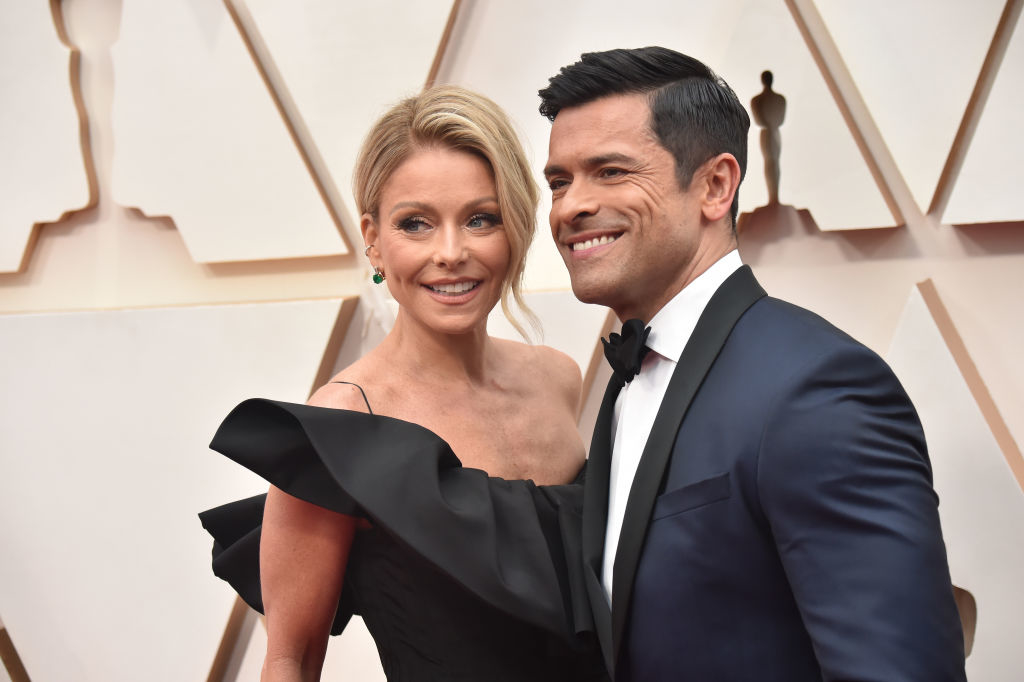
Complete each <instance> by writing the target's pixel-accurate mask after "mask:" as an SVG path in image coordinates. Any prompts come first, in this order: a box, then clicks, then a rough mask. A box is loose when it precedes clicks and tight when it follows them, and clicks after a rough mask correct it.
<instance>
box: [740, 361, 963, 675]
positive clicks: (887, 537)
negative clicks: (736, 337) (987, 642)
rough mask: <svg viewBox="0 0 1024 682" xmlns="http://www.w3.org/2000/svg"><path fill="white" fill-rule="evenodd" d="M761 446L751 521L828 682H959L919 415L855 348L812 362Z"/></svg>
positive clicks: (958, 642)
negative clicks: (761, 524)
mask: <svg viewBox="0 0 1024 682" xmlns="http://www.w3.org/2000/svg"><path fill="white" fill-rule="evenodd" d="M805 369H806V370H807V372H806V373H802V374H801V377H800V378H798V379H797V380H796V381H794V382H793V383H792V384H791V385H790V386H789V387H787V388H786V389H785V390H784V391H783V393H782V394H781V395H779V396H778V401H777V404H776V405H777V406H776V409H775V412H774V414H773V418H772V419H771V420H769V423H768V426H767V427H766V430H765V433H764V434H763V439H762V448H761V451H760V459H759V468H758V486H759V491H760V494H761V502H762V507H763V509H764V510H765V514H766V516H767V518H768V521H769V523H770V525H771V529H772V533H773V536H774V539H775V543H776V546H777V548H778V551H779V555H780V557H781V560H782V563H783V566H784V567H785V570H786V574H787V577H788V579H789V582H790V585H791V587H792V590H793V594H794V596H795V598H796V601H797V604H798V606H799V608H800V612H801V614H802V616H803V620H804V623H805V625H806V627H807V629H808V632H809V633H810V636H811V639H812V641H813V643H814V649H815V653H816V655H817V657H818V661H819V664H820V665H821V669H822V674H823V677H824V679H825V680H858V681H868V680H871V681H877V682H898V681H902V680H907V681H909V680H916V681H920V682H926V681H927V682H944V681H947V680H965V679H966V678H965V673H964V655H963V635H962V633H961V628H960V621H959V616H958V613H957V609H956V605H955V602H954V600H953V593H952V587H951V584H950V579H949V569H948V566H947V563H946V551H945V545H944V543H943V540H942V533H941V529H940V526H939V515H938V508H937V505H938V500H937V496H936V494H935V492H934V490H933V488H932V482H931V468H930V465H929V462H928V456H927V450H926V447H925V442H924V434H923V432H922V430H921V425H920V421H919V420H918V417H917V413H916V412H915V411H914V408H913V406H912V405H911V403H910V400H909V398H907V396H906V393H905V392H904V391H903V388H902V387H901V386H900V385H899V382H898V381H897V380H896V378H895V376H893V374H892V372H891V370H889V368H888V367H887V366H886V365H885V363H884V362H882V360H881V359H880V358H878V356H877V355H875V354H874V353H872V352H871V351H869V350H868V349H866V348H863V347H859V346H854V345H852V344H851V345H850V346H847V347H846V348H844V349H843V350H842V351H841V352H834V353H828V354H824V355H823V356H821V357H819V358H814V359H812V360H810V361H809V362H808V364H807V366H806V367H805Z"/></svg>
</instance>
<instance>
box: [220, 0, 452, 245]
mask: <svg viewBox="0 0 1024 682" xmlns="http://www.w3.org/2000/svg"><path fill="white" fill-rule="evenodd" d="M236 2H244V5H245V6H246V7H248V9H249V11H250V13H251V15H252V17H253V19H254V20H255V23H256V26H257V27H258V30H259V34H260V36H261V37H262V39H263V41H264V42H265V44H266V46H267V48H268V49H269V51H270V54H271V56H272V58H273V61H274V64H275V65H276V67H277V69H278V70H279V72H280V75H281V77H282V82H283V84H284V86H285V87H286V88H287V90H288V93H289V94H290V96H291V97H292V98H293V100H294V101H295V104H296V106H297V110H298V112H299V114H301V117H302V123H303V124H304V125H305V126H306V127H307V128H308V130H309V132H310V134H311V135H312V141H313V142H314V143H315V145H316V148H317V151H318V153H319V154H320V156H321V157H323V160H324V161H325V162H326V167H327V169H329V171H330V176H331V178H333V180H334V182H336V183H337V189H338V190H339V191H340V194H341V196H343V197H344V200H345V203H346V204H347V205H348V208H349V213H350V215H351V214H353V213H354V211H355V202H354V201H353V200H352V199H351V189H350V188H351V186H352V166H353V164H354V163H355V159H356V154H357V153H358V152H359V146H360V144H361V143H362V141H363V137H364V136H365V135H366V133H367V131H368V130H369V128H370V126H371V125H372V124H373V122H374V121H375V120H376V119H377V117H378V116H379V115H380V114H381V113H383V112H384V111H385V110H386V109H387V107H389V106H390V105H392V104H394V103H395V102H396V101H398V100H399V99H401V98H403V97H407V96H409V95H413V94H415V93H417V92H418V91H419V90H420V89H421V88H422V87H423V84H424V82H425V81H426V79H427V72H428V71H429V70H430V65H431V63H432V62H433V60H434V55H435V53H436V52H437V48H438V44H439V43H440V41H441V35H442V34H443V32H444V28H445V24H446V23H447V20H448V15H449V12H450V11H451V8H452V0H418V1H417V2H414V3H411V2H407V1H406V0H375V1H374V2H372V3H353V2H337V0H301V1H300V2H287V3H283V2H280V1H279V0H236ZM352 217H353V218H357V217H358V216H354V215H352ZM358 227H359V226H358V221H357V220H356V221H353V222H352V231H351V232H350V237H351V238H352V239H353V242H354V243H357V244H358V243H361V242H360V240H359V229H358Z"/></svg>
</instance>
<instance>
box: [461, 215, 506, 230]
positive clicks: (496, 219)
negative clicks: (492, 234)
mask: <svg viewBox="0 0 1024 682" xmlns="http://www.w3.org/2000/svg"><path fill="white" fill-rule="evenodd" d="M498 225H501V216H499V215H495V214H494V213H477V214H476V215H475V216H473V217H472V218H470V219H469V220H468V221H467V222H466V226H467V227H473V228H482V227H497V226H498Z"/></svg>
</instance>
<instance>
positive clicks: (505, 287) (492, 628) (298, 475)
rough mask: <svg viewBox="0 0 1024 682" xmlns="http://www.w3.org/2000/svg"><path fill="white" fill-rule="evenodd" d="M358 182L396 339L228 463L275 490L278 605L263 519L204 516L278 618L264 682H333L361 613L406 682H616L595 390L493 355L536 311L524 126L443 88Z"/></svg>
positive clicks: (375, 155)
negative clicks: (585, 436) (591, 594)
mask: <svg viewBox="0 0 1024 682" xmlns="http://www.w3.org/2000/svg"><path fill="white" fill-rule="evenodd" d="M355 177H356V180H355V194H356V201H357V205H358V208H359V212H360V213H361V214H362V218H361V229H362V234H363V238H364V243H365V252H366V255H367V256H368V258H369V260H370V263H371V265H372V266H373V268H374V281H375V282H378V283H380V282H386V283H387V286H388V287H389V289H390V291H391V294H392V296H393V297H394V298H395V300H396V301H397V302H398V304H399V309H398V315H397V318H396V320H395V325H394V327H393V329H392V330H391V332H390V333H389V334H388V335H387V337H386V338H385V339H384V341H382V342H381V344H380V345H379V346H378V347H377V348H375V349H374V350H373V351H371V352H370V353H369V354H367V355H366V356H365V357H363V358H362V359H360V360H359V361H358V362H356V363H354V364H353V365H351V366H349V367H348V368H346V369H345V370H344V371H342V372H341V373H340V374H339V375H338V376H337V377H335V379H334V380H333V381H332V382H331V383H329V384H327V385H325V386H323V387H321V388H320V389H319V390H317V391H316V392H315V393H314V394H313V396H312V397H311V398H310V401H309V405H306V406H301V405H288V404H285V403H274V402H271V401H247V402H246V403H243V404H242V405H240V406H239V407H238V408H236V409H235V411H234V412H233V413H232V415H230V416H229V417H228V419H227V420H226V421H225V423H224V424H223V425H222V426H221V429H220V431H219V432H218V434H217V437H216V438H215V439H214V442H213V443H212V447H214V449H217V450H219V451H221V452H223V453H224V454H226V455H228V456H229V457H232V458H233V459H235V460H236V461H239V462H241V463H243V464H244V465H245V466H248V467H249V468H252V469H253V470H255V471H257V473H260V474H261V475H264V476H265V477H266V478H268V480H270V482H271V483H272V484H273V485H272V487H271V489H270V492H269V493H268V495H267V496H266V501H265V510H263V525H262V534H261V538H260V544H259V550H258V551H259V569H260V582H261V585H260V584H258V583H256V582H255V579H254V578H253V575H252V574H253V572H254V564H255V562H254V561H253V560H254V558H255V557H254V556H253V554H254V552H255V537H254V533H249V534H248V536H246V535H245V533H246V530H247V526H246V523H249V522H248V521H243V520H241V517H240V514H241V515H244V514H246V513H249V514H253V515H256V516H258V514H259V512H260V511H261V510H262V508H263V501H262V499H260V498H254V499H252V500H248V501H243V502H241V503H235V504H234V505H226V506H225V507H222V508H218V509H217V510H211V511H210V512H206V513H205V514H204V515H203V522H204V525H205V526H206V527H207V528H208V529H209V530H210V531H211V533H212V534H214V536H215V538H216V539H217V545H216V547H217V550H218V552H219V555H218V556H217V557H216V558H215V570H216V571H217V572H218V575H221V577H224V578H225V579H227V580H229V581H230V582H232V584H233V585H235V586H236V588H238V589H239V591H240V593H242V595H243V596H244V597H246V599H247V601H249V603H250V604H252V605H253V606H254V607H257V608H259V606H261V604H260V603H259V602H260V596H262V606H263V607H264V609H265V613H266V616H267V632H268V648H267V656H266V660H265V663H264V668H263V679H264V680H316V679H318V678H319V674H320V669H321V667H322V665H323V659H324V654H325V651H326V646H327V639H328V633H329V632H332V631H333V632H335V633H336V632H339V631H340V629H341V628H343V627H344V624H345V622H346V621H347V619H348V617H349V616H350V615H351V613H353V612H358V613H360V614H361V615H362V616H363V618H364V620H365V621H366V624H367V627H368V629H369V630H370V633H371V634H372V635H373V636H374V639H375V641H376V642H377V647H378V650H379V652H380V655H381V661H382V663H383V666H384V670H385V673H386V674H387V675H388V679H389V680H392V681H394V680H416V681H423V680H435V679H436V680H483V679H487V680H531V681H532V680H575V679H580V680H584V679H586V680H598V679H604V673H603V669H602V666H601V663H600V659H599V657H598V656H597V654H596V649H593V648H588V647H586V646H584V643H585V641H586V642H589V641H590V640H589V638H586V637H583V638H580V637H576V633H578V632H580V631H583V630H585V629H586V628H587V622H586V620H585V619H586V615H585V614H586V608H585V605H584V604H583V603H582V601H581V594H582V590H581V588H580V585H579V582H578V572H577V571H576V562H577V561H578V548H577V547H575V542H574V541H573V540H574V539H575V538H576V537H578V527H577V526H576V525H575V523H576V521H577V520H578V519H577V514H576V512H577V511H578V510H577V507H578V503H579V496H580V494H581V493H580V490H579V486H573V485H565V484H569V483H570V482H571V481H573V479H575V478H576V477H577V475H578V473H579V472H580V470H581V468H582V466H583V463H584V449H583V445H582V443H581V441H580V439H579V436H578V434H577V431H576V426H575V417H576V413H577V408H578V400H579V396H580V383H581V381H580V374H579V369H578V368H577V367H576V365H575V363H574V362H573V361H572V360H570V359H569V358H568V357H566V356H564V355H563V354H561V353H559V352H557V351H555V350H552V349H550V348H546V347H538V346H529V345H525V344H521V343H514V342H510V341H503V340H498V339H494V338H491V337H489V336H488V335H487V329H486V323H487V316H488V314H489V313H490V311H491V309H492V308H493V307H494V305H495V304H496V303H497V302H498V301H499V300H500V301H501V303H502V308H503V310H505V312H506V315H508V311H509V299H510V298H513V299H515V300H516V301H517V302H519V303H520V305H521V301H520V294H519V285H520V280H521V278H522V272H523V265H524V260H525V256H526V252H527V249H528V247H529V244H530V241H531V239H532V235H533V222H534V215H535V212H536V205H537V194H536V188H535V186H534V184H533V182H532V180H531V178H530V172H529V167H528V165H527V163H526V161H525V157H524V154H523V152H522V149H521V147H520V145H519V142H518V140H517V139H516V137H515V134H514V132H513V131H512V128H511V125H510V124H509V122H508V120H507V119H506V117H505V115H504V114H503V112H502V111H501V110H500V109H499V108H498V107H497V106H496V105H495V104H494V103H493V102H491V101H490V100H488V99H486V98H484V97H482V96H480V95H476V94H473V93H470V92H468V91H465V90H462V89H459V88H455V87H437V88H433V89H430V90H428V91H426V92H424V93H423V94H421V95H419V96H417V97H413V98H410V99H408V100H405V101H403V102H401V103H400V104H398V105H397V106H396V107H394V108H393V109H392V110H390V111H389V112H388V113H387V114H385V115H384V116H383V118H381V120H380V121H378V123H377V124H376V126H375V127H374V128H373V130H372V131H371V132H370V134H369V136H368V137H367V140H366V142H365V143H364V146H363V149H362V151H361V153H360V157H359V161H358V163H357V166H356V173H355ZM453 452H454V453H458V458H456V457H455V455H454V454H453ZM460 461H461V464H462V465H463V466H464V468H462V467H460V466H459V462H460ZM484 472H486V474H485V473H484ZM487 475H490V477H491V478H488V476H487ZM505 479H508V480H505ZM535 484H537V485H540V486H545V487H537V485H535ZM246 510H248V511H246ZM251 527H252V523H249V526H248V528H251ZM563 538H569V539H570V542H569V543H567V544H564V545H563ZM576 541H578V540H576ZM220 550H223V551H220ZM218 564H219V565H218ZM260 590H261V591H262V595H260V594H259V592H260Z"/></svg>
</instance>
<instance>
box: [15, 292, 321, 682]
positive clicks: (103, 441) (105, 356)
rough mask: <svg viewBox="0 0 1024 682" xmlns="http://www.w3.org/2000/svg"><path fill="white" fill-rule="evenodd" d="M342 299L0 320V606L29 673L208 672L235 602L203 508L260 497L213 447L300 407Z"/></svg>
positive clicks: (106, 681)
mask: <svg viewBox="0 0 1024 682" xmlns="http://www.w3.org/2000/svg"><path fill="white" fill-rule="evenodd" d="M338 309H339V300H337V299H328V300H321V301H301V302H292V303H274V304H262V305H260V304H252V305H235V306H216V307H200V308H168V309H152V310H134V311H121V312H102V313H74V314H52V315H26V316H6V317H4V316H0V358H2V360H0V385H3V386H4V391H5V396H6V397H5V400H4V406H3V409H2V410H0V470H2V471H3V472H4V474H3V476H0V547H3V548H4V550H3V552H2V554H0V604H2V605H3V618H4V622H5V624H6V625H7V627H8V629H9V631H10V633H11V635H12V637H13V638H14V640H15V642H16V643H17V647H18V649H19V651H20V653H21V656H22V659H23V660H24V662H25V666H26V668H27V670H28V672H29V674H30V675H31V676H32V679H34V680H80V681H82V682H88V681H92V680H95V681H96V682H110V681H116V680H124V681H125V682H129V681H134V680H140V679H147V680H166V681H167V682H179V681H180V680H198V679H204V678H205V676H206V673H207V671H208V669H209V665H210V662H211V661H212V660H213V654H214V651H215V649H216V647H217V643H218V641H219V640H220V636H221V634H222V632H223V628H224V623H225V622H226V620H227V616H228V613H229V612H230V608H231V604H232V602H233V599H234V593H233V592H232V591H231V589H230V588H229V587H228V586H227V584H225V583H223V582H222V581H220V580H218V579H216V578H215V577H214V576H213V574H212V573H211V571H210V566H209V561H210V547H211V540H210V539H209V537H208V536H207V535H206V533H205V532H204V531H203V530H202V528H201V527H200V525H199V521H198V519H197V518H196V514H197V513H198V512H199V511H201V510H203V509H207V508H209V507H213V506H216V505H218V504H221V503H224V502H227V501H230V500H233V499H238V498H240V497H244V496H248V495H252V494H256V493H259V492H262V491H265V490H266V484H265V483H263V482H262V481H261V480H260V479H258V478H257V477H256V476H255V475H253V474H250V473H248V472H246V471H244V470H243V469H242V468H241V467H239V466H237V465H236V464H234V463H232V462H229V461H228V460H227V459H225V458H223V457H221V456H219V455H217V454H215V453H212V452H210V451H209V450H208V449H207V447H206V445H207V443H208V442H209V440H210V438H211V437H212V435H213V432H214V430H215V428H216V426H217V424H218V423H219V421H220V419H221V418H223V417H224V416H225V415H226V414H227V412H228V411H229V410H230V409H231V407H233V406H234V405H235V404H236V403H237V402H239V401H240V400H242V399H244V398H246V397H250V396H271V397H274V398H277V399H282V400H292V401H296V402H302V401H304V400H305V398H306V396H307V395H308V392H309V389H310V386H311V385H312V382H313V378H314V376H315V374H316V370H317V367H318V366H319V364H320V360H321V356H322V354H323V349H324V347H325V345H326V343H327V339H328V337H329V335H330V332H331V329H332V327H333V325H334V321H335V317H336V315H337V312H338Z"/></svg>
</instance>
